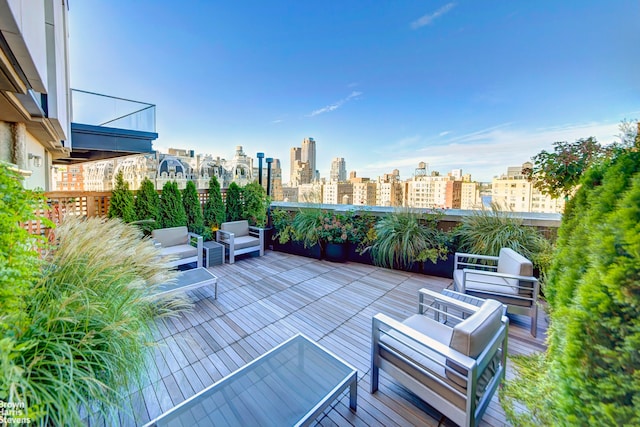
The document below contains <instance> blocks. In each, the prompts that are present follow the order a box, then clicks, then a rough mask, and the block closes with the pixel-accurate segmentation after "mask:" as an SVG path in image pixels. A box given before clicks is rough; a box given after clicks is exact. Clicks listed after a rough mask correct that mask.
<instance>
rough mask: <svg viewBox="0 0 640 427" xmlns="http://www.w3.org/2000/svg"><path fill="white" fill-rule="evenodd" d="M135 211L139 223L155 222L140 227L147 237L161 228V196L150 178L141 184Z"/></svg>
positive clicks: (142, 224)
mask: <svg viewBox="0 0 640 427" xmlns="http://www.w3.org/2000/svg"><path fill="white" fill-rule="evenodd" d="M134 210H135V213H136V220H137V221H149V220H153V221H152V222H144V223H141V224H140V225H139V227H140V229H141V230H142V231H143V232H144V234H145V235H149V234H151V231H152V230H155V229H156V228H159V227H160V196H159V195H158V192H157V191H156V187H155V185H153V182H151V180H150V179H149V178H145V179H144V180H143V181H142V183H141V184H140V190H138V194H137V195H136V200H135V203H134Z"/></svg>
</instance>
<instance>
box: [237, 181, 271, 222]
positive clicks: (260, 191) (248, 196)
mask: <svg viewBox="0 0 640 427" xmlns="http://www.w3.org/2000/svg"><path fill="white" fill-rule="evenodd" d="M242 198H243V201H244V205H243V214H242V216H243V219H246V220H248V221H249V225H253V226H256V227H264V226H266V225H267V207H268V206H269V202H268V199H267V192H266V191H265V189H264V188H263V187H262V185H260V184H258V182H257V181H254V182H252V183H250V184H247V185H245V186H244V188H243V189H242Z"/></svg>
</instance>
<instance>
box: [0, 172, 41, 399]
mask: <svg viewBox="0 0 640 427" xmlns="http://www.w3.org/2000/svg"><path fill="white" fill-rule="evenodd" d="M45 207H46V204H45V199H44V196H43V195H42V194H41V193H38V192H34V191H30V190H25V189H24V188H23V187H22V177H21V176H20V175H18V174H17V173H15V172H13V171H11V170H10V169H9V168H7V166H6V165H4V164H3V163H2V162H0V335H3V336H6V335H9V336H14V335H15V334H16V333H18V332H19V330H20V328H21V327H23V326H25V322H26V324H28V322H29V319H28V317H26V316H25V309H26V305H25V304H26V303H25V298H26V297H27V296H28V295H29V294H30V292H31V289H32V288H33V284H34V283H35V282H36V281H37V279H38V277H39V267H40V261H39V256H38V252H37V250H36V249H37V248H38V247H40V248H42V247H44V244H45V240H44V237H42V236H34V235H31V234H29V232H28V231H27V230H26V229H25V228H23V227H22V226H21V225H20V223H24V222H27V221H29V220H35V219H37V217H36V215H35V213H36V212H37V211H41V210H44V209H45ZM43 221H44V224H45V225H49V226H50V225H52V224H51V222H50V221H47V220H45V219H43ZM1 373H2V371H0V374H1ZM1 392H2V390H1V389H0V393H1ZM0 399H2V396H0Z"/></svg>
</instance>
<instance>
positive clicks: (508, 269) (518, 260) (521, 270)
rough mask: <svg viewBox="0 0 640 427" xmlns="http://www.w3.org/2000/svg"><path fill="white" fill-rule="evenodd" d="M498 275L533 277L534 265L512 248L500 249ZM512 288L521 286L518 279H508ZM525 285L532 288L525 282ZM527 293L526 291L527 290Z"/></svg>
mask: <svg viewBox="0 0 640 427" xmlns="http://www.w3.org/2000/svg"><path fill="white" fill-rule="evenodd" d="M498 273H505V274H513V275H516V276H533V263H532V262H531V261H529V260H528V259H526V258H525V257H523V256H522V255H520V254H519V253H518V252H516V251H514V250H513V249H510V248H502V249H500V255H499V256H498ZM506 280H507V281H508V282H509V283H510V284H511V285H512V286H519V285H520V284H519V283H518V280H517V279H506ZM523 285H528V286H531V285H530V284H529V283H527V282H525V283H523ZM525 292H526V290H525Z"/></svg>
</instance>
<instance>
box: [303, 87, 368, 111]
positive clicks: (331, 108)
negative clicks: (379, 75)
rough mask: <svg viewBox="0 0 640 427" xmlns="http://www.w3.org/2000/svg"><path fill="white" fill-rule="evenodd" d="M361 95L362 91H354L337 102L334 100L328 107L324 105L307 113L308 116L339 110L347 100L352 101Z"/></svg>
mask: <svg viewBox="0 0 640 427" xmlns="http://www.w3.org/2000/svg"><path fill="white" fill-rule="evenodd" d="M360 95H362V92H357V91H353V92H351V93H350V94H349V96H347V97H346V98H343V99H341V100H339V101H337V102H334V103H333V104H331V105H327V106H326V107H322V108H320V109H318V110H315V111H313V112H311V114H309V115H307V117H313V116H317V115H318V114H323V113H328V112H330V111H334V110H337V109H338V108H340V107H342V106H343V105H344V104H346V103H347V102H349V101H351V100H352V99H354V98H357V97H359V96H360Z"/></svg>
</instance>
